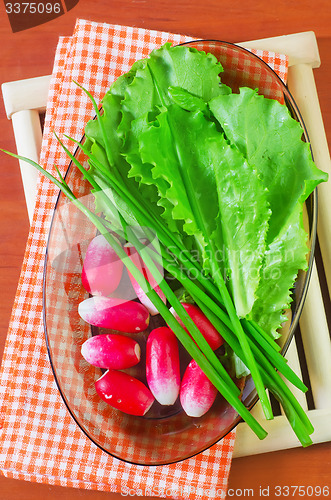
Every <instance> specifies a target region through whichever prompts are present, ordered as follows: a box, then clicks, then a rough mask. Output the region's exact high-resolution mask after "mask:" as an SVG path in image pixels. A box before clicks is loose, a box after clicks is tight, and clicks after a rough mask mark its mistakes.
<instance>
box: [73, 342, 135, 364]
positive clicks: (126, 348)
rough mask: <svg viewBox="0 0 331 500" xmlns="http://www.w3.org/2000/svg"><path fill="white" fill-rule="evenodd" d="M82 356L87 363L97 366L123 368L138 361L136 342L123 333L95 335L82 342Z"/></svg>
mask: <svg viewBox="0 0 331 500" xmlns="http://www.w3.org/2000/svg"><path fill="white" fill-rule="evenodd" d="M81 353H82V356H83V357H84V358H85V359H86V361H87V362H88V363H90V364H91V365H93V366H98V367H99V368H112V369H114V370H124V369H125V368H130V367H131V366H134V365H136V364H137V363H139V360H140V346H139V344H138V342H136V341H135V340H133V339H131V338H130V337H125V336H124V335H116V334H105V335H95V336H94V337H91V338H89V339H88V340H86V341H85V342H84V344H83V345H82V348H81Z"/></svg>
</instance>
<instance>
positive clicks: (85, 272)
mask: <svg viewBox="0 0 331 500" xmlns="http://www.w3.org/2000/svg"><path fill="white" fill-rule="evenodd" d="M122 272H123V262H122V261H121V259H120V258H119V257H118V256H117V254H116V253H115V251H114V250H113V249H112V247H111V245H110V244H109V243H108V241H107V240H106V238H105V237H104V236H103V235H102V234H99V235H98V236H96V237H95V238H93V240H92V241H91V242H90V244H89V245H88V247H87V251H86V254H85V258H84V263H83V269H82V284H83V287H84V288H85V290H86V291H87V292H89V293H90V294H91V295H104V296H108V295H110V294H112V293H113V292H114V291H115V290H116V288H117V287H118V285H119V283H120V281H121V277H122Z"/></svg>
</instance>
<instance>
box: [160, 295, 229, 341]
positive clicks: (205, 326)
mask: <svg viewBox="0 0 331 500" xmlns="http://www.w3.org/2000/svg"><path fill="white" fill-rule="evenodd" d="M182 306H183V307H184V309H185V311H186V312H187V314H188V315H189V316H190V318H191V319H192V321H193V322H194V324H195V325H196V326H197V327H198V329H199V330H200V332H201V333H202V335H203V336H204V338H205V339H206V340H207V342H208V344H209V345H210V347H211V348H212V349H213V351H215V350H216V349H218V348H219V347H220V346H221V345H222V344H223V343H224V340H223V337H222V336H221V335H220V334H219V333H218V331H217V330H216V328H215V327H214V326H213V325H212V324H211V322H210V321H209V319H208V318H207V317H206V316H205V315H204V314H203V312H202V311H201V310H200V309H199V308H198V307H197V306H196V305H194V304H189V303H185V302H182ZM170 311H171V312H172V314H173V315H174V316H175V318H176V319H177V321H178V322H179V323H180V325H181V326H183V322H182V320H181V319H179V318H178V315H177V313H176V312H175V311H174V310H173V308H171V309H170ZM183 327H184V326H183ZM184 330H186V331H187V328H186V327H184Z"/></svg>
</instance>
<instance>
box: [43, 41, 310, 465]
mask: <svg viewBox="0 0 331 500" xmlns="http://www.w3.org/2000/svg"><path fill="white" fill-rule="evenodd" d="M185 45H188V46H191V47H196V48H198V49H201V50H205V51H206V52H211V53H213V54H214V55H215V56H216V57H217V58H218V59H219V60H220V62H221V63H222V65H223V68H224V73H222V75H221V77H222V82H223V83H226V84H228V85H231V87H232V88H233V90H234V91H236V88H238V87H240V86H249V87H251V88H254V89H255V88H258V89H259V92H260V93H262V94H264V95H265V96H266V97H272V98H276V99H278V100H280V101H282V102H285V103H286V105H287V106H288V108H289V109H290V112H291V113H292V116H293V117H294V118H295V119H297V120H298V121H299V122H300V123H301V125H302V127H303V129H304V130H305V127H304V124H303V121H302V118H301V116H300V113H299V111H298V109H297V106H296V105H295V102H294V100H293V98H292V96H291V95H290V93H289V91H288V89H287V87H286V86H285V85H284V84H283V82H282V81H281V80H280V78H279V77H278V76H277V75H276V73H274V71H273V70H272V69H270V67H269V66H268V65H267V64H265V63H264V62H263V61H262V60H261V59H259V58H258V57H256V56H255V55H253V54H252V53H251V52H249V51H247V50H245V49H243V48H241V47H239V46H236V45H234V44H231V43H227V42H220V41H212V40H201V41H194V42H189V43H186V44H185ZM252 74H254V78H252ZM305 135H306V134H305ZM305 140H306V141H308V138H307V135H306V137H305ZM76 156H77V158H78V159H79V160H80V161H81V162H84V157H83V154H82V153H81V151H80V150H79V149H78V150H77V151H76ZM66 181H67V182H68V184H69V185H70V186H71V189H72V190H73V191H74V192H75V194H76V195H77V196H81V197H84V196H85V204H86V205H87V206H89V207H90V208H91V209H93V200H92V199H91V196H89V195H88V188H87V185H86V182H85V181H84V180H83V179H82V177H81V174H80V173H79V172H78V169H77V168H75V167H74V166H73V165H72V163H70V165H69V167H68V171H67V174H66ZM316 202H317V200H316V191H315V192H314V193H313V194H312V195H311V196H310V197H309V199H308V200H307V202H306V214H307V217H306V228H307V232H308V235H309V238H308V245H309V248H310V252H309V255H308V258H309V267H308V271H307V272H301V271H300V273H299V275H298V278H297V281H296V285H295V287H294V289H293V302H292V307H291V320H290V321H288V322H287V323H286V327H285V328H283V332H282V352H283V353H285V352H286V350H287V347H288V345H289V343H290V341H291V338H292V336H293V333H294V331H295V329H296V326H297V324H298V320H299V317H300V313H301V310H302V307H303V303H304V300H305V295H306V290H307V286H308V281H309V275H310V270H311V264H312V258H313V249H314V244H315V235H316V211H317V206H316ZM95 235H96V230H95V228H94V226H92V224H91V223H90V222H89V221H88V220H87V219H86V218H85V216H84V215H82V214H81V212H80V211H79V210H78V209H76V208H75V207H74V206H73V205H72V204H71V203H70V202H69V201H68V200H67V198H66V197H65V196H64V195H63V194H60V195H59V197H58V200H57V203H56V207H55V210H54V214H53V219H52V224H51V229H50V234H49V239H48V244H47V252H46V259H45V268H44V283H43V308H44V322H45V335H46V342H47V349H48V353H49V358H50V362H51V366H52V369H53V372H54V377H55V380H56V383H57V385H58V388H59V391H60V393H61V396H62V398H63V400H64V402H65V404H66V406H67V408H68V411H69V412H70V413H71V415H72V417H73V418H74V420H75V421H76V423H77V425H78V426H79V427H80V428H81V429H82V431H83V432H84V433H85V434H86V436H87V437H88V438H89V439H90V440H91V441H92V442H93V443H95V444H96V445H97V446H98V447H99V448H101V449H102V450H104V451H105V452H106V453H109V454H110V455H112V456H114V457H116V458H118V459H121V460H124V461H127V462H129V463H134V464H139V465H164V464H170V463H174V462H178V461H181V460H184V459H187V458H189V457H192V456H194V455H196V454H198V453H200V452H202V451H203V450H206V449H207V448H209V447H210V446H212V445H213V444H215V443H216V442H217V441H219V440H220V439H222V438H223V437H224V436H226V435H227V434H228V433H229V432H230V431H231V430H232V429H234V427H235V426H236V425H237V424H238V423H239V422H240V420H241V418H240V416H238V414H237V413H236V411H235V410H234V409H233V408H232V407H231V406H230V405H229V404H228V403H227V402H226V401H225V400H224V399H223V398H222V397H221V396H219V397H218V398H217V399H216V401H215V403H214V405H213V406H212V408H211V409H210V410H209V411H208V412H207V413H206V414H205V415H204V416H202V417H200V418H191V417H188V416H187V415H186V414H185V413H184V412H183V411H182V410H181V408H180V405H179V404H178V403H176V404H175V405H173V406H172V407H170V408H169V407H167V408H166V409H164V407H161V406H160V405H158V404H155V403H154V405H153V407H152V410H151V411H150V412H148V414H147V415H146V416H145V417H136V416H131V415H127V414H124V413H122V412H120V411H118V410H115V409H113V408H112V407H110V406H109V405H107V404H106V403H104V402H103V401H102V400H101V399H100V397H99V396H98V395H97V393H96V391H95V388H94V382H95V380H97V379H98V378H99V377H100V376H101V374H102V371H101V369H99V368H95V367H93V366H92V365H89V364H88V363H87V362H86V361H85V360H84V359H83V357H82V355H81V345H82V343H83V342H84V341H85V340H86V339H87V338H89V337H90V336H91V335H93V334H95V333H97V332H96V331H95V328H94V327H91V326H90V325H88V324H87V323H85V322H84V321H83V320H82V319H81V318H80V316H79V315H78V304H79V303H80V302H81V301H82V300H84V299H85V298H87V297H88V294H87V292H86V291H85V290H84V289H83V287H82V285H81V270H82V262H83V256H84V252H85V251H86V248H87V245H88V243H89V241H90V240H91V239H92V238H93V237H94V236H95ZM121 286H122V287H123V289H124V290H125V289H126V287H129V286H130V283H129V281H125V280H124V282H123V283H121ZM160 324H162V321H161V323H160V317H158V316H156V317H154V319H153V320H152V321H151V324H150V327H149V329H148V330H147V331H146V332H142V333H140V334H138V336H135V339H137V340H139V342H140V344H141V347H142V361H141V363H143V361H144V360H143V357H144V345H145V342H146V336H147V334H148V332H149V331H150V330H151V329H152V328H153V327H155V326H159V325H160ZM184 357H185V356H184V354H183V358H184ZM134 374H135V375H137V373H134ZM140 375H141V373H140V374H139V373H138V375H137V376H138V377H139V376H140ZM257 399H258V398H257V394H256V390H255V388H254V384H253V382H252V380H251V378H250V377H247V378H246V380H245V383H244V387H243V393H242V401H243V403H244V404H245V405H246V406H247V407H248V408H249V409H251V408H252V406H253V405H254V404H255V403H256V401H257Z"/></svg>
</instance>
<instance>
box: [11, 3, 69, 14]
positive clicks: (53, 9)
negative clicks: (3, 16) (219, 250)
mask: <svg viewBox="0 0 331 500" xmlns="http://www.w3.org/2000/svg"><path fill="white" fill-rule="evenodd" d="M61 11H62V8H61V4H60V3H54V4H53V3H50V2H45V3H43V2H38V3H36V2H20V3H19V2H14V3H11V2H8V3H6V12H7V14H60V12H61Z"/></svg>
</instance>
